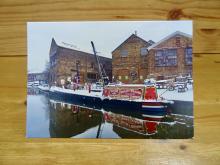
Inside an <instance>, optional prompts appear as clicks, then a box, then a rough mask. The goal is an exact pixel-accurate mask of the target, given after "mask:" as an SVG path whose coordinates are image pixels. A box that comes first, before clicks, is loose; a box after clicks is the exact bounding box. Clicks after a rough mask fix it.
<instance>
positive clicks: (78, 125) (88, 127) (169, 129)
mask: <svg viewBox="0 0 220 165" xmlns="http://www.w3.org/2000/svg"><path fill="white" fill-rule="evenodd" d="M50 106H51V107H52V108H51V111H50V134H51V137H77V138H113V137H121V138H183V137H184V138H190V137H192V136H193V126H192V122H193V118H192V117H189V116H184V115H174V118H177V119H178V120H177V121H173V120H171V119H167V120H161V121H152V120H153V119H151V121H149V120H147V119H145V118H144V117H143V116H142V113H141V112H140V111H139V112H137V113H131V112H129V111H126V110H115V109H102V108H101V109H99V108H91V107H87V106H83V105H80V104H79V105H75V104H69V103H64V102H57V101H55V100H50ZM186 119H187V120H186ZM109 124H111V126H110V125H109ZM106 129H107V130H106ZM113 134H116V136H112V135H113Z"/></svg>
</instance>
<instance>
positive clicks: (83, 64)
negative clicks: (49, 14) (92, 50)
mask: <svg viewBox="0 0 220 165" xmlns="http://www.w3.org/2000/svg"><path fill="white" fill-rule="evenodd" d="M52 42H53V41H52ZM51 46H53V44H51ZM51 50H53V51H52V52H56V53H55V54H52V55H50V62H51V69H50V85H52V84H54V83H55V82H56V83H57V84H58V85H59V84H60V80H61V79H64V80H67V78H68V77H71V79H73V78H74V77H75V75H77V70H78V72H79V75H80V83H85V82H94V81H96V79H98V78H99V77H98V76H99V74H98V65H97V62H96V59H95V56H94V55H93V54H89V53H86V52H82V51H78V50H73V49H69V48H64V47H60V46H57V49H56V50H54V48H51ZM99 59H100V63H101V64H102V65H103V67H104V69H105V70H106V73H107V75H108V76H109V77H110V78H111V77H112V75H111V72H112V64H111V62H112V60H111V59H110V58H105V57H100V56H99ZM52 61H53V63H54V64H52ZM77 65H78V66H77ZM77 68H78V69H77Z"/></svg>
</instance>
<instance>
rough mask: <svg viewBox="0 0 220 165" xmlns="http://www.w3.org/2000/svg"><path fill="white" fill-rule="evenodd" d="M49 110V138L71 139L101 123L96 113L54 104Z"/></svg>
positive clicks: (71, 106) (100, 115) (100, 116)
mask: <svg viewBox="0 0 220 165" xmlns="http://www.w3.org/2000/svg"><path fill="white" fill-rule="evenodd" d="M50 109H51V110H50V126H49V127H50V128H49V129H50V136H51V137H57V138H59V137H73V136H76V135H79V134H81V133H83V132H85V131H86V130H88V129H90V128H93V127H96V126H98V125H100V124H101V123H102V113H101V112H98V111H92V110H89V109H85V108H80V107H77V106H74V105H70V104H65V103H56V102H51V103H50ZM97 134H98V133H97Z"/></svg>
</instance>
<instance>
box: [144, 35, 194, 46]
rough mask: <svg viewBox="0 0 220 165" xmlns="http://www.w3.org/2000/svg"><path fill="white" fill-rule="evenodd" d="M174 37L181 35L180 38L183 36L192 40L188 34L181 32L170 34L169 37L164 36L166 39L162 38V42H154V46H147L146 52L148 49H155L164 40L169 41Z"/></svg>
mask: <svg viewBox="0 0 220 165" xmlns="http://www.w3.org/2000/svg"><path fill="white" fill-rule="evenodd" d="M176 35H181V36H184V37H187V38H192V36H191V35H189V34H186V33H183V32H181V31H176V32H174V33H171V34H170V35H168V36H166V37H165V38H163V39H162V40H160V41H158V42H156V43H155V44H153V45H151V46H149V47H148V50H150V49H152V48H154V47H156V46H157V45H159V44H161V43H162V42H164V41H166V40H168V39H170V38H172V37H174V36H176Z"/></svg>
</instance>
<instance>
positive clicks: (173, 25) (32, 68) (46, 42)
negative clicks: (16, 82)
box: [27, 21, 192, 72]
mask: <svg viewBox="0 0 220 165" xmlns="http://www.w3.org/2000/svg"><path fill="white" fill-rule="evenodd" d="M135 31H137V35H138V36H139V37H141V38H143V39H145V40H147V41H148V40H153V41H155V42H157V41H159V40H161V39H163V38H164V37H166V36H167V35H169V34H171V33H173V32H175V31H181V32H184V33H187V34H190V35H192V21H92V22H29V23H28V24H27V33H28V40H27V41H28V71H29V72H41V71H43V70H44V67H45V64H46V61H49V49H50V44H51V40H52V38H54V39H55V41H56V42H57V44H58V45H59V44H62V42H65V43H68V44H71V45H73V48H74V47H76V48H77V49H79V50H81V51H86V52H92V47H91V44H90V41H94V43H95V47H96V50H97V51H98V52H100V53H99V55H102V56H106V57H110V58H111V56H112V55H111V52H112V51H113V50H114V49H115V48H116V47H117V46H118V45H120V44H121V43H122V42H123V41H124V40H125V39H127V38H128V37H129V36H130V35H131V34H132V33H134V32H135Z"/></svg>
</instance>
